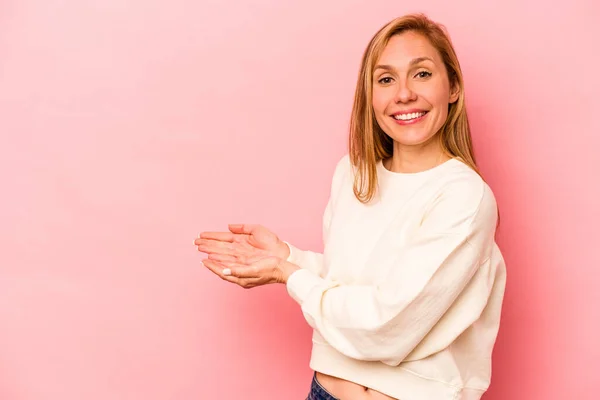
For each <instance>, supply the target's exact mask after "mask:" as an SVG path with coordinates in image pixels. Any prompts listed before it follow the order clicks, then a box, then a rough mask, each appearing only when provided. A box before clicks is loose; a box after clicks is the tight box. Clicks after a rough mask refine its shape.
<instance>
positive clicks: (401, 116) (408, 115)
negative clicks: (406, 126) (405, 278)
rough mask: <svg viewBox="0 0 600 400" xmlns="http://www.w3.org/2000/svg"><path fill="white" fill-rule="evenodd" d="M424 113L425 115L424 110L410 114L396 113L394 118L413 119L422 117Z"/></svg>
mask: <svg viewBox="0 0 600 400" xmlns="http://www.w3.org/2000/svg"><path fill="white" fill-rule="evenodd" d="M423 115H425V113H424V112H420V113H410V114H398V115H394V118H395V119H399V120H402V121H408V120H411V119H415V118H419V117H422V116H423Z"/></svg>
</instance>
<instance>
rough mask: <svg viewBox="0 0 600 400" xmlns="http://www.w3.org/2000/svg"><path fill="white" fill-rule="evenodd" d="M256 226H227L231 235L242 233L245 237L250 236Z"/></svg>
mask: <svg viewBox="0 0 600 400" xmlns="http://www.w3.org/2000/svg"><path fill="white" fill-rule="evenodd" d="M257 227H258V225H255V224H229V230H230V231H231V232H233V233H243V234H245V235H250V234H252V231H253V230H254V229H256V228H257Z"/></svg>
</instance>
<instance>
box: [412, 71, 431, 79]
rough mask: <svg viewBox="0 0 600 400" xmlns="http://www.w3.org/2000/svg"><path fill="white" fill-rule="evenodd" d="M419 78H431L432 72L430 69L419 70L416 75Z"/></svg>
mask: <svg viewBox="0 0 600 400" xmlns="http://www.w3.org/2000/svg"><path fill="white" fill-rule="evenodd" d="M415 76H416V77H418V78H429V77H430V76H431V72H428V71H421V72H418V73H417V75H415Z"/></svg>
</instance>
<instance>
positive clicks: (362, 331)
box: [287, 182, 497, 365]
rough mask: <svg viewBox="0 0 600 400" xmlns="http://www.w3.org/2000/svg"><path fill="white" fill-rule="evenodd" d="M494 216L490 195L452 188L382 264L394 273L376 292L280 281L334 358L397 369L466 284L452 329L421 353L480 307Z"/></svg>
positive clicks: (452, 332)
mask: <svg viewBox="0 0 600 400" xmlns="http://www.w3.org/2000/svg"><path fill="white" fill-rule="evenodd" d="M496 210H497V208H496V203H495V200H494V197H493V194H492V193H491V190H489V188H488V187H487V185H485V184H484V183H483V182H482V185H481V189H476V190H475V191H474V190H473V185H472V182H471V184H470V185H460V184H459V185H455V187H454V188H452V189H451V190H449V191H447V192H445V193H444V194H443V195H442V196H440V198H438V200H437V202H436V203H435V204H434V205H433V207H432V208H431V210H430V212H429V213H428V215H427V216H426V217H425V219H424V221H423V224H422V226H421V227H420V230H419V232H418V234H417V237H415V238H414V241H413V242H412V246H411V247H409V248H407V249H406V250H405V251H404V252H403V254H398V255H396V256H394V257H392V258H393V259H390V260H389V261H388V262H390V263H392V264H393V266H394V267H391V268H389V271H390V273H389V275H388V276H385V277H384V278H383V279H381V281H380V282H379V284H378V285H372V286H367V285H341V284H339V283H338V282H332V281H329V280H325V279H322V278H321V277H319V276H317V275H316V274H314V273H312V272H311V271H309V270H298V271H295V272H294V273H292V274H291V276H289V279H288V280H287V288H288V292H289V293H290V295H291V296H292V297H293V298H294V299H295V300H296V301H297V302H298V303H299V304H300V305H301V306H302V311H303V314H304V316H305V318H306V320H307V322H308V323H309V324H310V325H311V326H312V327H313V328H314V329H316V330H317V331H318V332H319V333H320V334H321V335H322V336H323V338H324V339H325V340H326V341H327V342H328V343H329V344H330V345H331V346H332V347H334V348H335V349H336V350H338V351H339V352H341V353H343V354H345V355H346V356H348V357H352V358H356V359H360V360H369V361H382V362H384V363H386V364H388V365H398V364H400V363H401V362H402V361H403V360H404V359H405V358H406V357H407V356H408V355H409V354H410V353H411V352H412V351H413V350H414V349H415V348H416V347H417V345H419V343H420V342H421V341H422V340H423V338H424V337H425V336H426V335H427V334H428V333H429V332H430V331H431V330H432V329H433V328H434V326H435V325H436V324H437V322H438V321H439V320H440V319H441V318H442V317H443V316H444V314H445V313H446V311H447V310H448V309H449V308H450V307H451V306H452V305H453V304H454V303H455V302H457V299H458V298H459V296H460V295H461V293H463V291H464V290H465V288H466V287H467V285H468V284H469V283H470V282H472V281H474V280H478V281H479V282H478V283H477V285H478V286H477V288H478V291H476V292H475V293H474V294H475V295H474V296H469V298H468V301H469V304H468V307H464V309H465V310H466V311H465V312H461V313H457V315H453V320H452V323H451V324H450V325H446V324H445V325H444V326H445V329H444V332H443V333H442V334H441V335H436V340H437V343H434V344H433V345H431V346H429V347H428V348H429V349H430V350H431V351H437V350H441V349H442V348H443V347H445V346H447V345H449V344H450V343H451V342H452V341H453V340H454V339H455V338H456V337H457V336H458V335H459V334H460V333H461V332H462V331H464V330H465V329H466V328H468V327H469V326H470V325H471V324H472V323H473V322H474V321H475V320H476V319H477V318H478V317H479V315H480V313H481V311H482V310H483V308H484V307H485V304H486V303H487V299H488V296H489V291H490V290H491V287H492V284H493V277H492V280H491V281H490V277H489V276H487V271H485V270H483V269H480V266H481V265H482V263H483V262H484V261H486V259H487V258H488V257H489V254H490V251H491V248H492V246H493V243H494V233H495V227H496V219H497V212H496ZM471 293H472V291H471ZM460 300H464V296H463V297H461V299H460ZM446 328H447V329H446ZM436 347H441V348H437V350H435V349H436ZM426 355H428V354H423V356H426Z"/></svg>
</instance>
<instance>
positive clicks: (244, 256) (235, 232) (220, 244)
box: [194, 224, 290, 263]
mask: <svg viewBox="0 0 600 400" xmlns="http://www.w3.org/2000/svg"><path fill="white" fill-rule="evenodd" d="M194 244H195V245H196V246H198V251H201V252H203V253H206V254H208V258H209V259H211V260H215V261H228V262H241V263H245V262H246V261H247V260H250V259H258V258H266V257H278V258H281V259H283V260H285V259H287V258H288V256H289V254H290V251H289V248H288V246H287V245H286V244H285V243H284V242H283V241H282V240H280V239H279V237H277V235H276V234H274V233H273V232H271V231H270V230H268V229H267V228H265V227H264V226H262V225H251V224H232V225H229V232H202V233H201V234H200V235H199V237H198V238H197V239H196V240H194Z"/></svg>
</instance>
